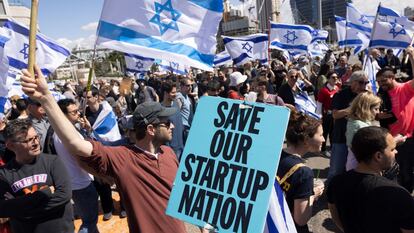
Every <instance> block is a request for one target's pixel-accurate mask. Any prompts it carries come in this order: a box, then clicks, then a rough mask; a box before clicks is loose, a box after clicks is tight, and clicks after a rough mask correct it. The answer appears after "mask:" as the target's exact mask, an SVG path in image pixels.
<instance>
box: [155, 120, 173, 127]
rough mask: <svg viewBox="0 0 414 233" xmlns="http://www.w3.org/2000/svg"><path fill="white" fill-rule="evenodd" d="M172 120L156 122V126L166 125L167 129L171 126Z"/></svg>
mask: <svg viewBox="0 0 414 233" xmlns="http://www.w3.org/2000/svg"><path fill="white" fill-rule="evenodd" d="M171 125H172V122H171V121H170V120H167V121H165V122H160V123H158V124H154V126H159V127H165V128H167V129H169V128H171Z"/></svg>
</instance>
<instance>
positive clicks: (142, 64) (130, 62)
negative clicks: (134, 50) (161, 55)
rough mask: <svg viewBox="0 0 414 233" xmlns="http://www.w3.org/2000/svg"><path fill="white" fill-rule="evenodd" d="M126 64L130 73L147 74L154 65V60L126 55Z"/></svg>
mask: <svg viewBox="0 0 414 233" xmlns="http://www.w3.org/2000/svg"><path fill="white" fill-rule="evenodd" d="M125 64H126V71H127V72H129V73H145V72H147V71H148V70H149V69H150V68H151V66H152V64H154V59H152V58H148V57H141V56H138V55H135V54H130V53H125Z"/></svg>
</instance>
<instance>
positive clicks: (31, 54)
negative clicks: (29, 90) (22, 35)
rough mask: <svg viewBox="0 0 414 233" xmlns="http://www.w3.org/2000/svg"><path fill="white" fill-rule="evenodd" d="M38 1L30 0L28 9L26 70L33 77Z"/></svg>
mask: <svg viewBox="0 0 414 233" xmlns="http://www.w3.org/2000/svg"><path fill="white" fill-rule="evenodd" d="M38 8H39V0H32V6H31V9H30V34H29V62H28V67H27V69H28V70H29V72H30V74H31V75H32V77H34V64H35V63H36V32H37V12H38Z"/></svg>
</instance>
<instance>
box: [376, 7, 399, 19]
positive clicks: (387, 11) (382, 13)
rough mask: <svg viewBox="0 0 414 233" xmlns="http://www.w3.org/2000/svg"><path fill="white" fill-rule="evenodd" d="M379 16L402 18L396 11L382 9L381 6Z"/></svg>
mask: <svg viewBox="0 0 414 233" xmlns="http://www.w3.org/2000/svg"><path fill="white" fill-rule="evenodd" d="M378 14H380V15H387V16H394V17H400V15H398V14H397V13H396V12H395V11H393V10H391V9H389V8H385V7H382V6H381V5H380V6H378Z"/></svg>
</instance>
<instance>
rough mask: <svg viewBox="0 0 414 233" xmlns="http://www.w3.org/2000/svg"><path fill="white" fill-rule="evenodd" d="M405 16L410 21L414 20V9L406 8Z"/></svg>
mask: <svg viewBox="0 0 414 233" xmlns="http://www.w3.org/2000/svg"><path fill="white" fill-rule="evenodd" d="M404 15H405V16H407V17H408V18H410V19H413V18H414V8H412V7H409V6H407V7H406V8H404Z"/></svg>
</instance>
